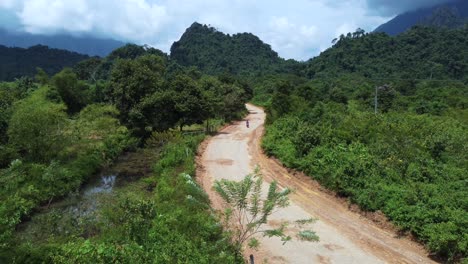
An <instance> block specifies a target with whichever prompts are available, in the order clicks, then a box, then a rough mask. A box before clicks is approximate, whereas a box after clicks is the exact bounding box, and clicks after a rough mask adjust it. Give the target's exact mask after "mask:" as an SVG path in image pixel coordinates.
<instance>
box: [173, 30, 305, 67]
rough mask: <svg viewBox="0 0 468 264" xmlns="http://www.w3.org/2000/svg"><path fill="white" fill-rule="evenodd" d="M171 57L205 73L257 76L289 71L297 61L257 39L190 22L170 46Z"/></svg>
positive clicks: (244, 34) (248, 35)
mask: <svg viewBox="0 0 468 264" xmlns="http://www.w3.org/2000/svg"><path fill="white" fill-rule="evenodd" d="M171 58H172V59H174V60H175V61H176V62H177V63H179V64H180V65H183V66H196V67H198V68H199V69H200V70H201V71H203V72H205V73H208V74H219V73H226V72H227V73H231V74H239V75H249V76H254V75H259V74H264V73H267V72H269V73H279V72H285V71H286V72H288V71H291V70H292V68H293V67H294V66H297V64H298V63H297V62H295V61H293V60H289V61H286V60H284V59H282V58H280V57H279V56H278V53H276V52H275V51H273V50H272V49H271V47H270V45H268V44H265V43H264V42H263V41H261V40H260V39H259V38H258V37H257V36H255V35H253V34H250V33H241V34H235V35H232V36H230V35H229V34H227V35H226V34H224V33H222V32H219V31H217V30H216V29H215V28H212V27H208V26H206V25H201V24H199V23H193V24H192V26H190V27H189V28H188V29H187V31H186V32H185V33H184V34H183V35H182V37H181V39H180V40H179V41H177V42H175V43H174V44H173V45H172V47H171Z"/></svg>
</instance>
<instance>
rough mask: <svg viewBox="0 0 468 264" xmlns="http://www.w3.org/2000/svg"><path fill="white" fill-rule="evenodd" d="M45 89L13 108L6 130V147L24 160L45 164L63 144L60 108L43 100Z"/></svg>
mask: <svg viewBox="0 0 468 264" xmlns="http://www.w3.org/2000/svg"><path fill="white" fill-rule="evenodd" d="M46 92H47V91H46V89H44V88H43V89H40V90H37V91H36V92H34V93H33V94H32V95H31V96H30V97H28V98H26V99H24V100H22V101H20V102H19V103H18V104H17V105H15V107H14V112H13V115H12V117H11V120H10V123H9V127H8V138H9V139H10V141H9V143H10V144H12V145H13V146H14V147H15V148H16V150H17V151H18V152H19V153H21V154H23V155H24V157H25V158H27V159H29V160H32V161H37V162H46V161H49V160H50V159H51V158H53V157H55V156H56V155H57V154H58V153H59V151H60V150H61V149H63V147H64V146H65V145H66V144H67V143H66V140H65V139H66V136H65V132H64V126H65V122H66V120H67V115H66V113H65V109H66V108H65V106H64V105H63V104H56V103H52V102H49V101H47V100H46V99H45V93H46Z"/></svg>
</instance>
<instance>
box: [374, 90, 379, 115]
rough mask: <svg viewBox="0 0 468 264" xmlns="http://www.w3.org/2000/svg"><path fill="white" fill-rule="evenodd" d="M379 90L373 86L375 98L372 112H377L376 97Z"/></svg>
mask: <svg viewBox="0 0 468 264" xmlns="http://www.w3.org/2000/svg"><path fill="white" fill-rule="evenodd" d="M378 91H379V87H378V86H376V87H375V98H374V114H377V104H378V98H377V96H378V95H377V93H378Z"/></svg>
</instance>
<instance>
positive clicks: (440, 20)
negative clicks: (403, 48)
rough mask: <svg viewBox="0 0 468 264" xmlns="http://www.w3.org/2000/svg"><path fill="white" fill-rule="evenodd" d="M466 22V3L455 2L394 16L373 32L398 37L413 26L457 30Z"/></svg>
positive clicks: (467, 18) (457, 0)
mask: <svg viewBox="0 0 468 264" xmlns="http://www.w3.org/2000/svg"><path fill="white" fill-rule="evenodd" d="M467 22H468V1H466V0H456V1H453V2H449V3H446V4H441V5H437V6H433V7H429V8H423V9H418V10H415V11H410V12H407V13H404V14H401V15H398V16H396V17H395V18H394V19H392V20H390V21H389V22H387V23H385V24H383V25H381V26H379V27H378V28H377V29H375V32H385V33H387V34H389V35H392V36H394V35H398V34H400V33H402V32H405V31H406V30H408V29H410V28H411V27H413V26H415V25H423V26H435V27H447V28H458V27H462V26H463V25H464V24H466V23H467Z"/></svg>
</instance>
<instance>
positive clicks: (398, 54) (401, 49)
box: [305, 26, 468, 80]
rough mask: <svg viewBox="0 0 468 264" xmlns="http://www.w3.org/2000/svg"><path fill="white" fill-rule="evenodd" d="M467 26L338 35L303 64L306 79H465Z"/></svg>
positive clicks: (466, 76)
mask: <svg viewBox="0 0 468 264" xmlns="http://www.w3.org/2000/svg"><path fill="white" fill-rule="evenodd" d="M467 43H468V26H465V27H463V28H461V29H454V30H446V29H438V28H431V27H420V26H418V27H414V28H413V29H411V30H409V31H407V32H405V33H403V34H400V35H398V36H395V37H391V36H388V35H387V34H385V33H371V34H365V33H364V32H363V31H356V32H354V33H349V34H347V35H346V36H345V35H342V36H340V37H339V38H338V39H336V43H335V44H334V45H333V47H332V48H330V49H328V50H326V51H324V52H322V54H320V56H319V57H317V58H313V59H311V60H310V61H308V62H307V65H306V69H305V76H307V77H308V78H328V77H336V76H340V75H342V74H346V73H358V74H360V75H362V76H364V77H368V78H401V79H431V78H432V79H458V80H466V79H467V78H468V49H467V48H466V47H467Z"/></svg>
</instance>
